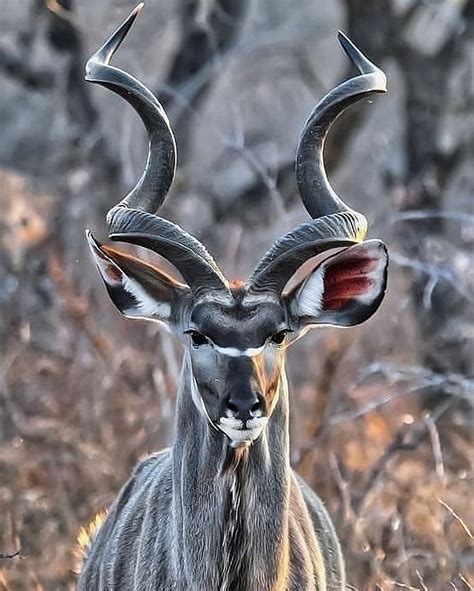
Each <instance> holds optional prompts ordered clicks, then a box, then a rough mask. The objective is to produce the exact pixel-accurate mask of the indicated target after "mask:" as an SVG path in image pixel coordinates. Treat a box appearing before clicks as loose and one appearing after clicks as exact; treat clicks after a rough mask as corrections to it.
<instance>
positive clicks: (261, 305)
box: [191, 286, 286, 350]
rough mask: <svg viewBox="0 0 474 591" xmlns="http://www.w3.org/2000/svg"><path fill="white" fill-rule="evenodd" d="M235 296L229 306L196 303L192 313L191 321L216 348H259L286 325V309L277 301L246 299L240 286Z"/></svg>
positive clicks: (261, 297) (270, 299) (208, 302)
mask: <svg viewBox="0 0 474 591" xmlns="http://www.w3.org/2000/svg"><path fill="white" fill-rule="evenodd" d="M232 295H233V300H232V301H230V302H228V303H223V302H220V301H215V302H214V301H207V302H202V303H200V304H197V305H196V306H195V308H194V310H193V311H192V313H191V322H192V323H193V324H194V325H195V326H196V328H197V329H198V330H199V331H200V332H202V333H203V334H205V335H206V336H208V337H209V338H210V339H211V340H212V341H213V342H214V343H215V344H216V345H219V346H221V347H235V348H238V349H241V350H245V349H249V348H255V347H260V346H262V345H263V344H264V343H265V341H266V340H267V339H268V338H269V337H270V336H271V335H272V334H274V333H275V332H277V331H278V330H281V328H282V325H284V324H285V322H286V314H285V310H284V308H283V306H282V305H281V304H280V303H279V302H278V301H277V300H275V299H273V298H270V297H265V296H258V297H256V296H251V297H250V298H249V297H246V292H245V290H244V289H242V288H240V286H239V287H237V286H236V287H233V288H232Z"/></svg>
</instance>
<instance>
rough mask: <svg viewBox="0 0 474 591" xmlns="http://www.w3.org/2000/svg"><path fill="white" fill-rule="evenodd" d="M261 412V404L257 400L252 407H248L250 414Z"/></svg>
mask: <svg viewBox="0 0 474 591" xmlns="http://www.w3.org/2000/svg"><path fill="white" fill-rule="evenodd" d="M261 410H263V404H262V401H261V400H257V401H256V402H255V403H254V404H252V406H251V407H250V413H251V414H256V413H257V412H259V411H261Z"/></svg>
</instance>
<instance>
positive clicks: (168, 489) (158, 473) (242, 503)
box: [78, 354, 345, 591]
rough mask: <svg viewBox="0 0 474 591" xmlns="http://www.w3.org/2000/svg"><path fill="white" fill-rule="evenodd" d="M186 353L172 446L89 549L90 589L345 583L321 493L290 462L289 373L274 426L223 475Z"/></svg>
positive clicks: (219, 448) (136, 482)
mask: <svg viewBox="0 0 474 591" xmlns="http://www.w3.org/2000/svg"><path fill="white" fill-rule="evenodd" d="M191 379H192V374H191V359H190V356H189V355H188V354H186V356H185V359H184V363H183V371H182V380H181V388H180V392H179V397H178V403H177V418H176V437H175V442H174V445H173V447H172V448H171V449H170V450H166V451H163V452H161V453H158V454H155V455H152V456H150V457H149V458H148V459H146V460H144V461H143V462H141V463H140V464H139V465H138V466H137V468H136V469H135V471H134V473H133V475H132V476H131V478H130V479H129V481H128V482H127V483H126V484H125V485H124V487H123V488H122V490H121V492H120V494H119V496H118V498H117V500H116V501H115V503H114V505H113V506H112V507H111V509H110V512H109V514H108V517H107V519H106V521H105V523H104V524H103V526H102V527H101V529H100V530H99V532H98V533H97V536H96V538H95V539H94V542H93V544H92V547H91V548H90V550H89V553H88V555H87V557H86V560H85V563H84V567H83V570H82V573H81V575H80V579H79V587H78V588H79V590H80V591H85V590H87V591H94V590H99V589H100V590H101V591H104V590H109V591H111V590H112V589H113V590H118V589H120V590H123V589H126V590H133V591H146V590H152V589H153V590H157V589H159V590H163V591H165V590H171V589H174V590H180V591H181V590H182V591H184V590H186V591H191V590H196V591H198V590H199V591H211V590H212V591H214V590H229V591H231V590H232V591H270V590H277V589H278V590H280V589H281V590H283V589H289V590H294V591H296V590H298V591H301V590H303V589H308V590H318V591H323V590H336V589H338V590H342V589H345V575H344V567H343V559H342V554H341V550H340V547H339V543H338V540H337V537H336V534H335V532H334V528H333V526H332V523H331V520H330V518H329V516H328V513H327V511H326V509H325V508H324V506H323V504H322V502H321V500H320V499H319V498H318V497H317V496H316V495H315V494H314V493H313V492H312V491H311V490H310V489H309V487H308V486H307V485H306V484H305V483H304V482H303V481H302V480H301V478H299V477H298V476H297V475H296V474H295V473H294V472H293V471H292V469H291V468H290V465H289V448H288V392H287V385H286V378H285V374H284V372H282V375H281V378H280V383H279V392H278V401H277V403H276V407H275V410H274V411H273V414H272V418H271V421H270V422H269V424H268V428H267V429H266V430H265V431H264V433H263V435H262V437H261V438H260V439H259V440H258V441H257V442H255V443H254V444H253V446H252V447H250V448H249V449H248V450H244V451H241V450H236V451H232V452H230V453H236V454H237V453H239V454H242V456H243V457H242V458H241V459H240V461H239V462H238V465H237V466H236V467H235V469H234V470H230V471H228V472H227V473H225V474H222V467H223V464H224V462H225V458H226V455H227V454H228V453H229V447H228V443H227V441H226V439H225V437H224V436H223V435H222V434H221V433H219V432H216V431H214V430H213V429H211V428H210V426H209V425H208V424H207V423H206V421H204V420H203V418H202V416H201V415H200V414H199V412H198V410H197V409H196V407H195V405H194V403H193V401H192V397H191V391H190V389H191V384H190V380H191Z"/></svg>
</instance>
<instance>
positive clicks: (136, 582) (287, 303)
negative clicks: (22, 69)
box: [79, 6, 388, 591]
mask: <svg viewBox="0 0 474 591" xmlns="http://www.w3.org/2000/svg"><path fill="white" fill-rule="evenodd" d="M140 8H141V6H139V7H137V8H136V9H135V10H134V11H133V12H132V13H131V15H130V16H129V17H128V19H127V20H126V21H125V22H124V23H123V24H122V26H121V27H120V28H119V29H118V30H117V31H116V32H115V33H114V34H113V35H112V36H111V37H110V39H109V40H108V41H107V42H106V43H105V44H104V45H103V46H102V47H101V48H100V49H99V50H98V51H97V52H96V53H95V54H94V55H93V56H92V57H91V59H90V60H89V61H88V63H87V67H86V72H87V76H86V79H87V80H88V81H90V82H94V83H97V84H101V85H102V86H105V87H107V88H109V89H110V90H112V91H114V92H116V93H117V94H119V95H120V96H122V97H123V98H124V99H125V100H126V101H128V102H129V103H130V104H131V105H132V107H133V108H134V109H135V110H136V111H137V113H138V115H139V116H140V117H141V119H142V120H143V123H144V125H145V127H146V129H147V131H148V134H149V153H148V159H147V164H146V167H145V170H144V172H143V174H142V176H141V178H140V180H139V181H138V183H137V185H136V186H135V187H134V188H133V189H132V190H131V191H130V193H129V194H128V195H127V196H126V197H125V198H124V199H123V200H122V201H121V202H120V203H119V204H118V205H117V206H115V207H113V208H112V209H111V211H110V212H109V214H108V216H107V221H108V224H109V237H110V238H111V239H112V240H116V241H121V242H128V243H131V244H134V245H139V246H141V247H145V248H147V249H149V250H152V251H154V252H156V253H158V254H159V255H161V256H162V257H164V258H165V259H167V260H168V261H169V262H170V263H171V264H172V265H173V266H174V267H175V268H176V269H177V270H178V271H179V273H180V275H181V276H182V281H180V282H178V281H176V280H175V279H173V278H171V277H170V276H168V275H167V274H165V273H164V272H163V271H162V270H160V269H159V268H157V267H156V266H153V265H151V264H149V263H145V262H142V261H141V260H139V259H137V258H135V257H133V256H130V255H129V254H125V253H123V252H120V251H119V250H116V249H115V248H112V247H111V246H108V245H107V246H106V245H101V244H100V243H99V242H97V240H95V239H94V238H93V237H92V235H91V234H90V232H87V238H88V241H89V245H90V248H91V251H92V254H93V256H94V259H95V262H96V263H97V266H98V269H99V272H100V275H101V277H102V279H103V281H104V283H105V286H106V288H107V291H108V293H109V296H110V297H111V299H112V301H113V303H114V304H115V306H116V307H117V308H118V309H119V311H120V312H121V313H122V314H124V315H125V316H127V317H130V318H142V319H147V320H152V321H158V322H161V323H164V324H166V325H167V326H168V328H169V329H170V330H171V331H172V332H173V333H174V334H175V335H176V337H177V338H179V339H180V340H181V341H182V342H183V344H184V349H185V353H184V361H183V367H182V372H181V379H180V385H179V394H178V400H177V410H176V435H175V440H174V444H173V446H172V447H171V449H169V450H165V451H162V452H160V453H157V454H155V455H152V456H151V457H149V458H148V459H146V460H144V461H143V462H141V463H140V464H139V465H138V466H137V467H136V468H135V470H134V472H133V474H132V476H131V477H130V479H129V480H128V482H127V483H126V484H125V485H124V487H123V488H122V490H121V491H120V493H119V496H118V499H117V500H116V501H115V503H114V504H113V505H112V507H111V509H110V511H109V513H108V515H107V518H106V520H105V522H104V523H103V525H102V526H101V527H100V528H99V530H98V531H97V532H96V534H95V535H94V537H93V540H92V542H91V545H90V547H89V549H88V551H87V554H86V557H85V559H84V563H83V568H82V572H81V574H80V579H79V589H82V590H87V591H93V590H96V589H97V590H98V589H100V590H101V591H103V590H105V589H107V590H111V589H120V590H125V589H126V590H130V589H133V590H139V591H144V590H147V589H149V590H151V589H161V590H167V589H179V590H196V591H197V590H199V591H206V590H212V591H214V590H221V589H222V590H234V591H236V590H241V591H267V590H283V589H291V590H298V591H301V590H303V589H312V590H316V589H317V590H324V589H344V588H345V571H344V563H343V558H342V554H341V550H340V547H339V542H338V540H337V537H336V534H335V531H334V527H333V525H332V523H331V520H330V518H329V515H328V513H327V512H326V509H325V508H324V506H323V504H322V502H321V500H320V499H319V498H318V497H317V496H316V495H315V493H314V492H312V491H311V490H310V489H309V487H308V486H307V485H306V484H305V483H304V482H303V481H302V479H301V478H300V477H298V476H297V475H296V474H295V473H294V472H293V471H292V469H291V467H290V461H289V441H288V390H287V382H286V377H285V354H286V349H287V347H288V345H289V344H291V342H292V340H293V339H294V338H295V337H296V336H297V335H298V334H300V333H301V332H302V331H305V330H306V329H308V328H310V327H313V326H316V325H321V324H325V325H328V324H329V325H338V326H351V325H355V324H359V323H360V322H363V321H364V320H366V319H367V318H369V317H370V316H372V314H373V313H374V312H375V311H376V310H377V308H378V306H379V304H380V302H381V300H382V298H383V296H384V292H385V287H386V270H387V262H388V259H387V251H386V248H385V246H384V245H383V243H382V242H380V241H378V240H369V241H365V242H364V241H363V240H364V237H365V234H366V229H367V221H366V219H365V217H364V216H363V215H362V214H360V213H358V212H356V211H354V210H352V209H350V208H348V207H347V206H346V205H345V203H344V202H343V201H342V200H341V199H340V198H339V197H338V196H337V195H336V194H335V192H334V190H333V189H332V188H331V186H330V184H329V182H328V179H327V176H326V173H325V169H324V162H323V145H324V140H325V137H326V135H327V132H328V130H329V128H330V127H331V124H332V123H333V121H334V120H335V119H336V118H337V117H338V116H339V115H340V114H341V113H342V111H344V109H346V107H348V106H349V105H351V104H353V103H355V102H357V101H359V100H361V99H364V98H367V97H371V96H372V95H373V94H374V93H378V92H385V90H386V79H385V76H384V74H383V73H382V72H381V71H380V70H379V69H378V68H377V67H375V66H374V65H373V64H372V63H371V62H370V61H369V60H368V59H367V58H366V57H365V56H364V55H363V54H362V53H361V52H360V51H359V50H358V49H357V48H356V47H355V46H354V45H353V44H352V43H351V42H350V41H349V39H347V37H345V36H344V35H343V34H342V33H340V34H339V41H340V43H341V45H342V47H343V49H344V51H345V52H346V54H347V55H348V57H349V58H350V59H351V60H352V62H353V63H354V64H355V66H356V67H357V68H358V70H359V72H360V75H358V76H356V77H355V78H353V79H351V80H348V81H346V82H344V83H343V84H340V85H339V86H338V87H337V88H335V89H334V90H332V91H331V92H329V93H328V94H327V96H325V97H324V98H323V99H322V101H321V102H320V103H319V104H318V105H317V106H316V107H315V109H314V110H313V112H312V113H311V115H310V116H309V118H308V120H307V122H306V124H305V126H304V129H303V132H302V134H301V139H300V141H299V145H298V149H297V157H296V177H297V182H298V187H299V192H300V194H301V197H302V200H303V202H304V205H305V207H306V209H307V210H308V212H309V214H310V215H311V218H312V219H311V221H308V222H307V223H303V224H302V225H300V226H299V227H297V228H296V229H294V230H292V231H290V232H289V233H287V234H285V235H284V236H282V237H280V238H279V239H278V240H277V241H276V242H275V243H274V245H273V246H272V247H271V248H270V250H269V251H268V252H267V253H266V254H265V256H264V257H263V258H262V260H261V261H260V263H259V264H258V266H257V267H256V269H255V270H254V271H253V273H252V275H251V276H250V278H249V279H248V280H247V281H246V282H245V283H243V282H239V281H235V282H228V281H227V280H226V278H225V277H224V275H223V274H222V272H221V271H220V270H219V268H218V266H217V265H216V263H215V262H214V260H213V258H212V257H211V256H210V254H209V253H208V251H207V250H206V249H205V248H204V246H203V245H202V244H201V243H200V242H199V241H198V240H196V239H195V238H194V237H192V236H190V235H189V234H187V233H186V232H185V231H184V230H182V229H181V228H180V227H179V226H177V225H176V224H174V223H171V222H169V221H167V220H165V219H163V218H161V217H158V216H157V215H156V214H155V212H156V211H157V210H158V208H159V207H160V205H161V204H162V202H163V200H164V198H165V196H166V194H167V192H168V190H169V188H170V185H171V182H172V179H173V175H174V171H175V163H176V149H175V141H174V138H173V133H172V131H171V129H170V124H169V122H168V118H167V116H166V114H165V112H164V111H163V108H162V107H161V105H160V103H159V102H158V100H157V99H156V98H155V96H154V95H153V94H152V93H151V92H150V91H149V90H148V89H147V88H146V87H145V86H144V85H143V84H141V83H140V82H139V81H138V80H136V79H135V78H134V77H132V76H131V75H130V74H128V73H126V72H124V71H122V70H119V69H118V68H115V67H113V66H110V65H109V62H110V60H111V58H112V56H113V54H114V52H115V50H116V49H117V48H118V46H119V45H120V44H121V42H122V41H123V39H124V37H125V36H126V34H127V32H128V31H129V29H130V27H131V26H132V23H133V22H134V20H135V18H136V16H137V14H138V12H139V10H140ZM316 255H320V259H319V261H320V262H319V264H317V266H315V267H314V268H313V269H312V270H311V271H310V272H309V273H307V274H306V276H305V277H304V278H303V279H302V280H300V281H299V282H296V281H295V280H294V283H295V282H296V285H294V286H293V287H292V288H288V287H287V284H288V282H289V280H290V278H291V277H292V276H293V275H294V274H295V273H296V271H297V270H298V269H299V268H300V267H301V265H303V264H304V263H305V262H306V261H308V260H309V259H311V258H313V257H315V256H316ZM285 288H286V289H285Z"/></svg>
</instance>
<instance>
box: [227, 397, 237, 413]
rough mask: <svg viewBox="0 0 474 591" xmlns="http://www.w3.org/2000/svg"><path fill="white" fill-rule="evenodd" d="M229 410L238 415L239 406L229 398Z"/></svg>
mask: <svg viewBox="0 0 474 591" xmlns="http://www.w3.org/2000/svg"><path fill="white" fill-rule="evenodd" d="M227 410H230V412H231V413H233V414H235V415H236V414H238V412H239V407H238V406H237V405H236V404H235V403H234V402H232V400H228V401H227Z"/></svg>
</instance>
